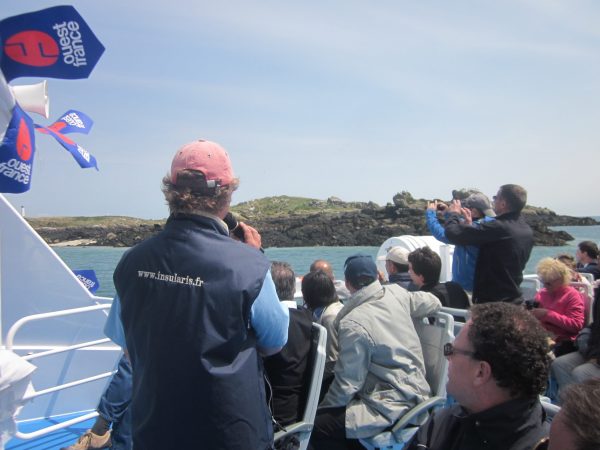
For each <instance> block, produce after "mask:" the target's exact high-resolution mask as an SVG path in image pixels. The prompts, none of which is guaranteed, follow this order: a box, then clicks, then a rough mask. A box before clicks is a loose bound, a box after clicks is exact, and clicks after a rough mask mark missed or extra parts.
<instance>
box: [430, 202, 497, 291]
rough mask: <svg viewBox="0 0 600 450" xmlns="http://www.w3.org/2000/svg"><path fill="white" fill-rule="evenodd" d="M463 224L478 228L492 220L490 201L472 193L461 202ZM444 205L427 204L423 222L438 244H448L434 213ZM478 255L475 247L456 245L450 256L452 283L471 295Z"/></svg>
mask: <svg viewBox="0 0 600 450" xmlns="http://www.w3.org/2000/svg"><path fill="white" fill-rule="evenodd" d="M461 204H462V207H463V208H464V209H463V210H462V212H463V216H464V222H463V223H464V224H466V225H471V226H474V227H478V226H479V223H481V222H487V221H490V220H494V217H496V214H495V213H494V211H493V210H492V205H491V204H490V200H489V199H488V198H487V197H486V196H485V195H484V194H482V193H481V192H474V193H473V194H471V195H469V196H468V197H467V198H466V199H464V200H463V201H462V202H461ZM446 209H447V206H446V204H445V203H441V202H440V203H438V202H437V201H433V202H429V203H428V204H427V211H426V212H425V220H426V222H427V228H429V231H430V233H431V234H432V235H433V236H434V237H435V238H436V239H437V240H438V241H440V242H444V243H446V244H449V243H450V241H449V240H448V238H447V237H446V230H445V229H444V227H443V226H442V224H440V221H439V220H438V218H437V214H436V212H437V211H438V210H442V211H445V210H446ZM478 255H479V247H478V246H477V245H456V246H455V247H454V255H453V256H452V281H454V282H456V283H458V284H460V285H461V286H462V288H463V289H464V290H465V291H466V292H468V293H469V295H471V294H472V293H473V279H474V277H475V264H476V263H477V256H478Z"/></svg>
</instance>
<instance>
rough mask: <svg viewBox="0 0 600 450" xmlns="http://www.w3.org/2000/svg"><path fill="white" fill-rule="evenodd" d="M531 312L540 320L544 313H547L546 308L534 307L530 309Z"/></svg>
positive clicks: (544, 315)
mask: <svg viewBox="0 0 600 450" xmlns="http://www.w3.org/2000/svg"><path fill="white" fill-rule="evenodd" d="M531 314H533V316H534V317H535V318H536V319H538V320H542V319H543V318H544V317H546V314H548V310H547V309H546V308H534V309H532V310H531Z"/></svg>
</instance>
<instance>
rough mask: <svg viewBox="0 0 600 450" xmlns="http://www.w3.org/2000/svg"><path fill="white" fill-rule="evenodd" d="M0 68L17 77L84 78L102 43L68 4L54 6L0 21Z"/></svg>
mask: <svg viewBox="0 0 600 450" xmlns="http://www.w3.org/2000/svg"><path fill="white" fill-rule="evenodd" d="M0 42H1V45H2V52H1V53H2V56H1V58H2V59H1V60H0V69H1V70H2V72H3V73H4V76H5V77H6V80H7V81H11V80H13V79H15V78H17V77H25V76H27V77H50V78H67V79H76V78H87V77H88V76H89V75H90V73H91V72H92V70H93V69H94V66H95V65H96V63H97V62H98V60H99V59H100V56H102V53H103V52H104V46H103V45H102V43H100V41H99V40H98V38H96V36H95V35H94V33H93V32H92V30H91V29H90V27H89V26H88V25H87V23H86V22H85V21H84V20H83V18H82V17H81V16H80V15H79V13H78V12H77V10H76V9H75V8H74V7H72V6H54V7H52V8H47V9H43V10H41V11H35V12H31V13H26V14H20V15H18V16H12V17H8V18H6V19H4V20H2V21H0Z"/></svg>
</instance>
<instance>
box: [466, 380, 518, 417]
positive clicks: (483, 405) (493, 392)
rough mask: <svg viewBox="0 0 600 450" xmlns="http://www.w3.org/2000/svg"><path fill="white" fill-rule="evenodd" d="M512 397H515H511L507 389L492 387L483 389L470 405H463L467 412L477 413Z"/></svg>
mask: <svg viewBox="0 0 600 450" xmlns="http://www.w3.org/2000/svg"><path fill="white" fill-rule="evenodd" d="M514 398H515V397H512V396H511V395H510V394H509V393H508V391H507V390H505V389H501V388H498V387H494V388H492V389H485V390H483V391H482V392H481V393H479V395H477V396H476V400H475V401H474V402H473V404H472V405H469V406H463V407H464V408H465V409H466V410H467V412H469V414H477V413H480V412H483V411H487V410H488V409H491V408H494V407H495V406H499V405H501V404H503V403H506V402H508V401H510V400H513V399H514Z"/></svg>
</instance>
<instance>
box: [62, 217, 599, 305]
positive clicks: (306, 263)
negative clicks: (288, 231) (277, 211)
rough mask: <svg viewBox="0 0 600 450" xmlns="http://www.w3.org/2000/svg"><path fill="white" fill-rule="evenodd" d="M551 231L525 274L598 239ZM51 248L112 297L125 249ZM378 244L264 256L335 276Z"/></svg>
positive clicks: (582, 229)
mask: <svg viewBox="0 0 600 450" xmlns="http://www.w3.org/2000/svg"><path fill="white" fill-rule="evenodd" d="M552 229H553V230H557V231H558V230H564V231H566V232H567V233H569V234H570V235H571V236H573V237H574V238H575V239H574V240H573V241H570V242H569V243H568V244H567V245H564V246H561V247H534V248H533V251H532V253H531V257H530V258H529V262H528V263H527V266H526V268H525V273H526V274H527V273H535V267H536V265H537V263H538V262H539V260H540V259H542V258H545V257H548V256H556V255H557V254H559V253H569V254H571V255H573V256H575V251H576V249H577V243H578V242H580V241H585V240H590V241H594V242H596V243H598V242H600V225H593V226H568V227H552ZM54 250H55V251H56V253H58V254H59V255H60V257H61V258H63V259H64V261H65V262H66V263H67V265H68V266H69V267H70V268H71V269H93V270H95V272H96V276H97V277H98V281H99V283H100V288H99V289H98V292H96V295H99V296H104V297H112V296H113V295H114V293H115V288H114V285H113V282H112V274H113V271H114V269H115V266H116V265H117V263H118V262H119V259H120V258H121V255H122V254H123V253H124V252H125V251H126V250H127V249H125V248H114V247H55V248H54ZM378 251H379V247H294V248H267V249H265V255H266V256H267V257H268V258H269V259H270V260H271V261H286V262H288V263H289V264H291V266H292V268H293V269H294V272H295V273H296V275H298V276H302V275H304V274H306V273H307V272H308V269H309V267H310V264H311V263H312V262H313V261H314V260H315V259H325V260H327V261H329V262H330V263H331V265H332V267H333V270H334V273H335V275H336V278H340V279H341V278H343V275H344V261H345V260H346V258H347V257H348V256H350V255H353V254H356V253H364V254H367V255H371V256H373V257H375V256H376V255H377V252H378Z"/></svg>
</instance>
